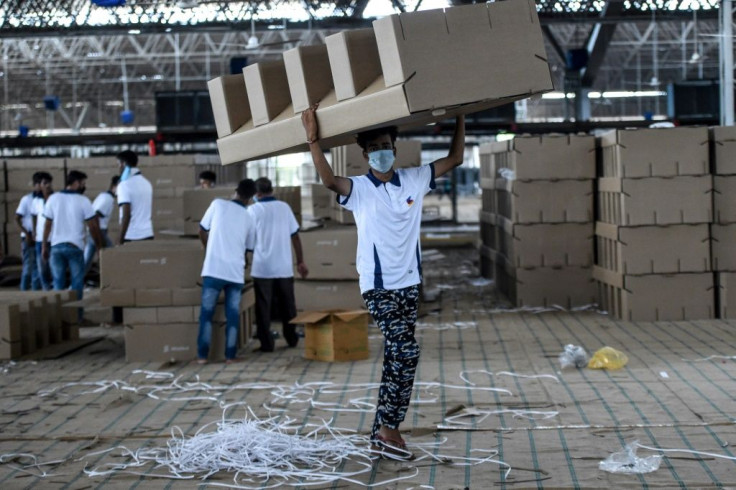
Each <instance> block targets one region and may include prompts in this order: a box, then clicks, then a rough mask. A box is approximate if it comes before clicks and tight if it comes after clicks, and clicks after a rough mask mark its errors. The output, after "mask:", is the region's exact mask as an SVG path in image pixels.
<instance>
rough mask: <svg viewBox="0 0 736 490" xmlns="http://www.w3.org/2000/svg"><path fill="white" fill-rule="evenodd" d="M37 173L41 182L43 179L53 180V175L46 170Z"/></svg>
mask: <svg viewBox="0 0 736 490" xmlns="http://www.w3.org/2000/svg"><path fill="white" fill-rule="evenodd" d="M37 173H38V181H39V182H43V181H44V180H45V181H48V182H53V181H54V176H53V175H51V174H50V173H48V172H37Z"/></svg>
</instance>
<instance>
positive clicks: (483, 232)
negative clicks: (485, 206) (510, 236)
mask: <svg viewBox="0 0 736 490" xmlns="http://www.w3.org/2000/svg"><path fill="white" fill-rule="evenodd" d="M479 221H480V241H481V243H482V244H483V245H485V246H486V247H488V248H490V249H492V250H496V249H497V248H498V243H497V239H498V238H497V233H498V230H497V229H496V221H497V218H496V215H495V214H493V213H489V212H488V211H480V215H479Z"/></svg>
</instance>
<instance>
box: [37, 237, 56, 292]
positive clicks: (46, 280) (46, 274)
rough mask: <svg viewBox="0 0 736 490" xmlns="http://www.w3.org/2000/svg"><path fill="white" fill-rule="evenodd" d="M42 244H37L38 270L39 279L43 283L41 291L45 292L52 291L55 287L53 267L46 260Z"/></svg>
mask: <svg viewBox="0 0 736 490" xmlns="http://www.w3.org/2000/svg"><path fill="white" fill-rule="evenodd" d="M42 245H43V244H42V243H41V242H36V270H37V271H38V279H39V281H40V282H41V289H43V290H44V291H50V290H51V288H52V287H53V286H54V278H53V276H52V275H51V266H49V262H48V261H47V260H44V258H43V254H42V253H41V250H42Z"/></svg>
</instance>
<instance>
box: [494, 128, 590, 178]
mask: <svg viewBox="0 0 736 490" xmlns="http://www.w3.org/2000/svg"><path fill="white" fill-rule="evenodd" d="M483 151H484V152H485V153H487V158H486V159H485V160H483V161H485V162H486V163H485V165H483V163H482V164H481V177H482V178H485V179H491V178H497V177H499V176H500V173H499V172H500V171H501V170H506V171H511V172H512V173H513V175H514V178H515V179H516V180H561V179H574V180H579V179H595V178H596V172H595V171H596V169H595V138H594V137H593V136H588V135H575V134H571V135H544V136H517V137H515V138H514V139H512V140H508V141H498V142H494V143H488V144H486V145H484V147H483ZM484 166H485V167H486V168H485V169H484V168H483V167H484Z"/></svg>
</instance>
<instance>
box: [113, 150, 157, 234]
mask: <svg viewBox="0 0 736 490" xmlns="http://www.w3.org/2000/svg"><path fill="white" fill-rule="evenodd" d="M117 158H118V165H119V166H120V172H121V173H120V184H118V206H119V207H120V237H119V238H118V245H122V244H123V243H125V242H132V241H139V240H153V222H152V221H151V211H152V208H153V186H152V185H151V183H150V182H149V181H148V179H146V178H145V177H144V176H143V174H141V171H140V170H139V169H138V155H136V154H135V153H133V152H132V151H130V150H125V151H122V152H120V153H118V156H117Z"/></svg>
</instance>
